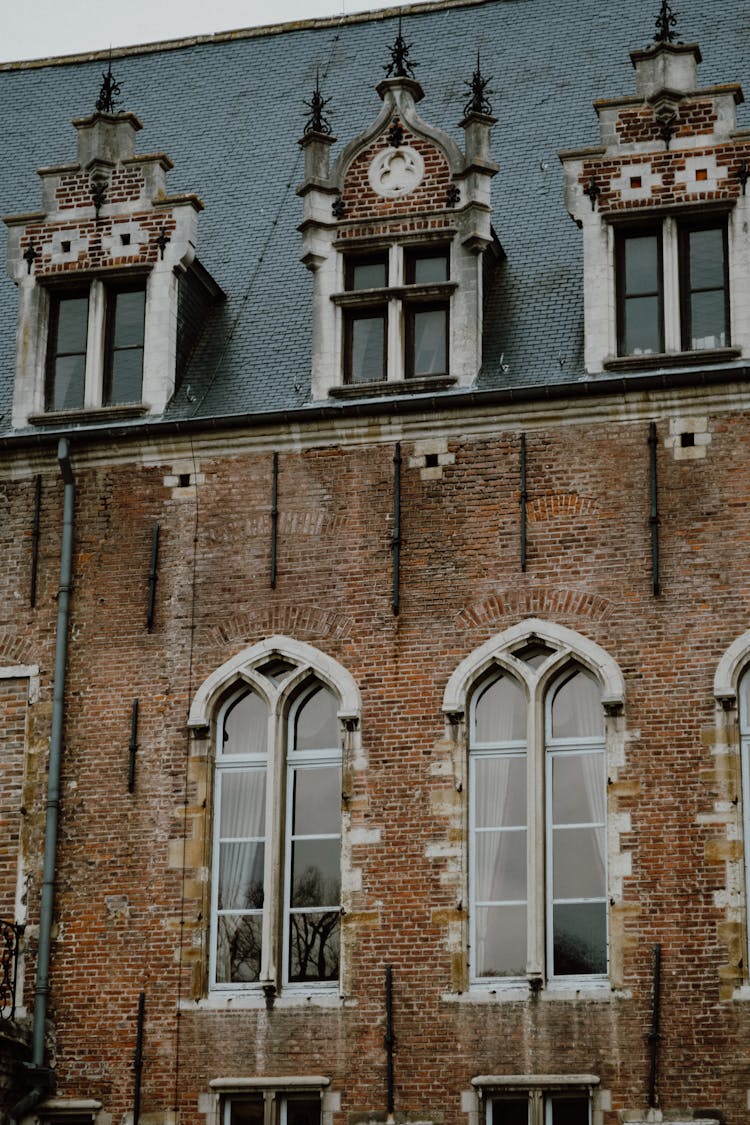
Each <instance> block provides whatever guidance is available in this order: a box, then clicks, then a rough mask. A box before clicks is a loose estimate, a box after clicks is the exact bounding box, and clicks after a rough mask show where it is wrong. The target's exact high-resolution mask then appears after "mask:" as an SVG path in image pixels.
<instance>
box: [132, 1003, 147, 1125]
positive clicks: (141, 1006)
mask: <svg viewBox="0 0 750 1125" xmlns="http://www.w3.org/2000/svg"><path fill="white" fill-rule="evenodd" d="M145 1018H146V993H145V992H141V993H140V994H139V996H138V1023H137V1026H136V1033H135V1052H134V1054H133V1075H134V1079H135V1081H134V1084H133V1125H138V1122H139V1120H140V1117H141V1080H142V1078H143V1024H144V1022H145Z"/></svg>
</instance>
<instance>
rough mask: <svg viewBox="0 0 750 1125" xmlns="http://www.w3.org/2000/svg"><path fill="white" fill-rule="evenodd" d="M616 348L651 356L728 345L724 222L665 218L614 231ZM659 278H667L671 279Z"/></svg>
mask: <svg viewBox="0 0 750 1125" xmlns="http://www.w3.org/2000/svg"><path fill="white" fill-rule="evenodd" d="M615 262H616V296H617V352H618V355H620V356H649V355H660V354H663V353H665V352H667V353H669V352H680V351H682V352H691V351H705V350H712V349H717V348H726V347H728V346H729V343H730V337H729V276H728V266H727V228H726V222H725V221H724V220H723V219H721V220H708V221H706V220H703V221H701V222H699V223H696V222H694V221H692V220H689V221H680V220H675V219H673V218H671V217H668V218H666V219H664V220H663V221H662V222H659V223H656V224H651V225H649V226H646V227H642V226H638V227H637V228H635V229H632V230H631V229H628V228H624V229H620V230H617V231H616V234H615ZM665 279H673V280H672V281H671V284H670V283H669V282H668V281H666V280H665Z"/></svg>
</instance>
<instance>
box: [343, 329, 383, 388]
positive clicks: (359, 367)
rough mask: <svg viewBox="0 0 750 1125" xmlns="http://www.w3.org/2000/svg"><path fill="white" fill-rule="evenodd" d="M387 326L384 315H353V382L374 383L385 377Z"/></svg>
mask: <svg viewBox="0 0 750 1125" xmlns="http://www.w3.org/2000/svg"><path fill="white" fill-rule="evenodd" d="M385 326H386V318H385V316H384V315H379V316H367V317H363V316H360V317H352V320H351V381H352V383H372V382H376V381H378V380H380V379H385Z"/></svg>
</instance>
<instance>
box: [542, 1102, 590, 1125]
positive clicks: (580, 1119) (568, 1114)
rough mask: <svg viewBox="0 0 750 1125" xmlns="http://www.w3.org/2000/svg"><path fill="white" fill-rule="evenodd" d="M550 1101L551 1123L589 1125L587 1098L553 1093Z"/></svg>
mask: <svg viewBox="0 0 750 1125" xmlns="http://www.w3.org/2000/svg"><path fill="white" fill-rule="evenodd" d="M551 1101H552V1125H589V1099H588V1098H566V1097H564V1096H562V1095H561V1096H559V1097H558V1096H557V1095H555V1096H554V1097H553V1098H552V1099H551Z"/></svg>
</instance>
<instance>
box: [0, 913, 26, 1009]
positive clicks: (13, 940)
mask: <svg viewBox="0 0 750 1125" xmlns="http://www.w3.org/2000/svg"><path fill="white" fill-rule="evenodd" d="M23 931H24V927H23V926H21V925H19V924H18V922H9V921H8V920H7V919H5V918H0V1020H6V1021H9V1020H12V1019H13V1018H14V1016H15V1014H16V980H17V977H18V948H19V946H20V944H21V935H22V934H23Z"/></svg>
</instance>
